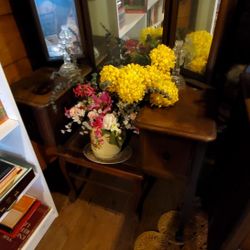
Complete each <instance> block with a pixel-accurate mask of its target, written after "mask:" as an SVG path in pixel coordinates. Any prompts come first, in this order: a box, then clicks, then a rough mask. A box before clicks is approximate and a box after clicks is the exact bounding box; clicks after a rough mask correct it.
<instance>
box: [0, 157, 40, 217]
mask: <svg viewBox="0 0 250 250" xmlns="http://www.w3.org/2000/svg"><path fill="white" fill-rule="evenodd" d="M34 177H35V173H34V171H33V168H32V167H31V166H30V165H29V164H22V165H20V164H15V163H12V162H10V161H7V160H6V159H3V158H0V216H2V215H3V214H4V212H5V211H7V210H8V209H9V207H10V206H11V204H13V203H14V202H15V201H16V200H17V198H18V196H19V195H20V194H21V193H22V191H23V190H24V189H25V188H26V187H27V185H28V184H29V183H30V182H31V180H32V179H33V178H34Z"/></svg>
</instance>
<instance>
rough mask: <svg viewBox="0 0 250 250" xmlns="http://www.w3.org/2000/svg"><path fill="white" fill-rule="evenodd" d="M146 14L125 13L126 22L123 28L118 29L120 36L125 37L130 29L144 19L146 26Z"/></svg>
mask: <svg viewBox="0 0 250 250" xmlns="http://www.w3.org/2000/svg"><path fill="white" fill-rule="evenodd" d="M145 16H146V14H125V23H124V25H123V26H122V28H121V29H119V31H118V34H119V35H118V36H119V38H122V37H124V36H125V35H126V34H127V33H128V32H129V31H130V30H132V29H133V28H134V27H136V25H137V24H138V23H139V22H141V21H143V26H144V27H145V25H146V24H145Z"/></svg>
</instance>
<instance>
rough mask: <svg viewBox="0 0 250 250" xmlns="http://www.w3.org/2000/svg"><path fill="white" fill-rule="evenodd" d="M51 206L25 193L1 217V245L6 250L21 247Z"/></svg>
mask: <svg viewBox="0 0 250 250" xmlns="http://www.w3.org/2000/svg"><path fill="white" fill-rule="evenodd" d="M49 210H50V209H49V207H48V206H46V205H43V204H41V202H40V201H39V200H38V199H36V198H35V197H33V196H30V195H27V194H26V195H23V196H22V197H21V198H20V199H19V200H18V201H17V202H16V203H15V204H14V205H13V206H12V208H11V209H10V210H9V211H7V212H6V213H5V214H4V215H3V216H2V217H1V218H0V246H1V248H2V249H5V250H17V249H21V248H22V246H23V245H24V244H25V242H26V241H27V239H28V238H29V237H30V236H31V234H32V232H33V231H34V230H35V229H36V228H37V226H38V225H39V224H40V222H41V221H42V220H43V218H44V217H45V216H46V214H47V213H48V212H49Z"/></svg>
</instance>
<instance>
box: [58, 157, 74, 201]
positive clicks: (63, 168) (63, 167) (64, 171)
mask: <svg viewBox="0 0 250 250" xmlns="http://www.w3.org/2000/svg"><path fill="white" fill-rule="evenodd" d="M59 166H60V169H61V171H62V174H63V176H64V177H65V179H66V181H67V184H68V186H69V188H70V193H69V199H70V201H71V202H73V201H75V199H76V197H77V191H76V187H75V185H74V184H73V182H72V180H71V179H70V177H69V175H68V171H67V169H66V162H65V160H64V159H63V158H62V157H59Z"/></svg>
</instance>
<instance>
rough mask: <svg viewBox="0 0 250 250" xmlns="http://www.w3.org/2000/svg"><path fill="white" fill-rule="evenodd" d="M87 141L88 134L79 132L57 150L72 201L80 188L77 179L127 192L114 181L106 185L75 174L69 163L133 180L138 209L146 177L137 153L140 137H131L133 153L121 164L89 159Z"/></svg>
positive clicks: (135, 206)
mask: <svg viewBox="0 0 250 250" xmlns="http://www.w3.org/2000/svg"><path fill="white" fill-rule="evenodd" d="M87 143H89V140H88V138H87V136H82V135H80V134H79V133H75V134H74V135H73V136H72V137H70V138H69V140H68V141H67V142H66V144H65V145H63V146H60V147H59V149H58V152H57V155H58V157H59V165H60V168H61V171H62V173H63V175H64V177H65V179H66V181H67V183H68V185H69V188H70V194H69V198H70V201H74V200H75V199H76V198H77V194H78V190H77V188H76V185H75V184H74V180H76V179H77V180H81V181H83V182H92V183H94V184H97V185H101V186H105V187H107V188H110V189H113V190H116V191H121V192H126V191H124V190H121V189H119V188H117V187H113V186H112V183H110V185H106V184H102V183H99V182H94V181H92V180H90V179H89V178H87V177H88V176H80V175H77V174H74V173H72V171H71V170H72V169H70V166H67V163H71V164H74V165H77V166H80V167H82V168H86V169H87V170H94V171H97V172H101V173H105V174H109V175H112V176H116V177H119V178H121V179H125V180H128V181H132V182H133V184H134V185H133V192H132V195H133V196H134V209H136V208H137V205H138V202H139V200H140V197H141V192H142V181H143V179H144V176H143V174H142V171H141V168H140V166H139V165H140V159H139V157H138V156H139V155H140V154H138V153H137V148H138V147H137V144H138V143H139V140H138V138H136V136H134V137H132V139H131V143H130V144H131V147H132V149H133V154H132V156H131V158H130V159H129V160H127V161H126V162H124V163H120V164H107V165H105V164H99V163H95V162H92V161H90V160H88V159H87V158H86V157H85V156H84V154H83V149H84V146H85V145H86V144H87ZM127 193H128V192H127ZM130 194H131V193H130Z"/></svg>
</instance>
